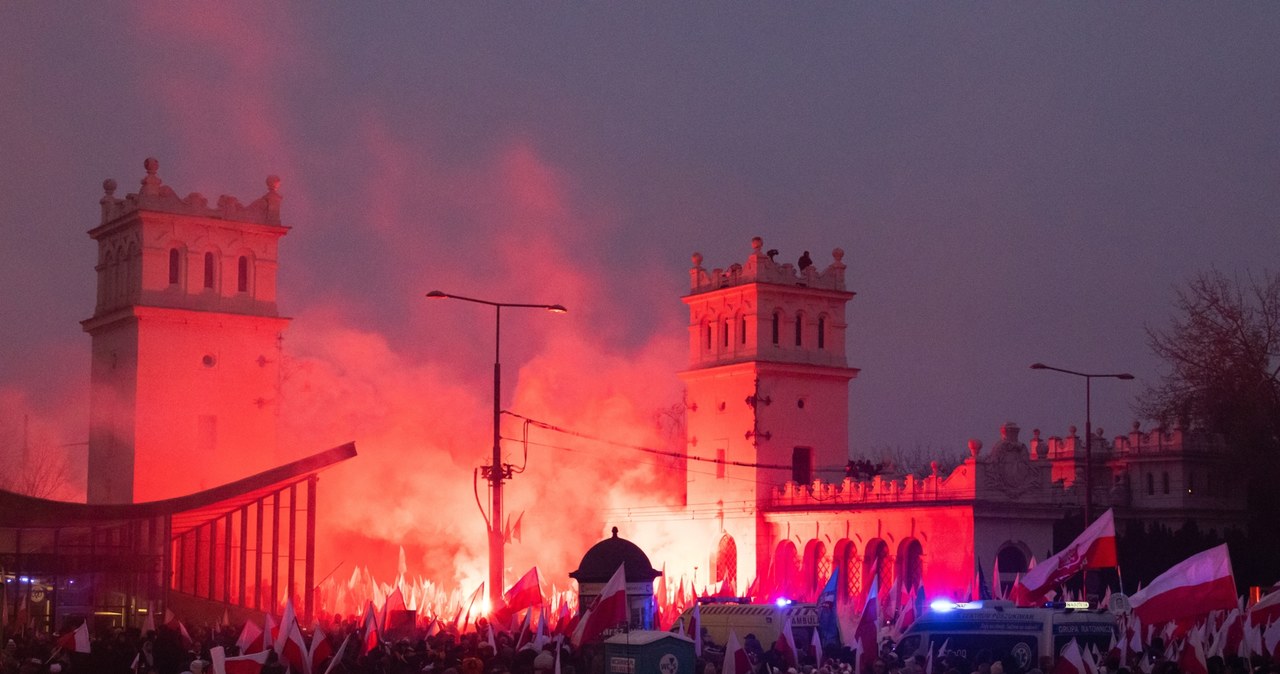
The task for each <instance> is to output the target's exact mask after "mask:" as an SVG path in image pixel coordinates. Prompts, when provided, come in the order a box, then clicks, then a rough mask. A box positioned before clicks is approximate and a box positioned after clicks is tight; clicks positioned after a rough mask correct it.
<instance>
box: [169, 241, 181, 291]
mask: <svg viewBox="0 0 1280 674" xmlns="http://www.w3.org/2000/svg"><path fill="white" fill-rule="evenodd" d="M181 267H182V253H179V252H178V249H177V248H170V249H169V285H171V286H176V285H178V282H179V281H180V280H181V279H182V274H181Z"/></svg>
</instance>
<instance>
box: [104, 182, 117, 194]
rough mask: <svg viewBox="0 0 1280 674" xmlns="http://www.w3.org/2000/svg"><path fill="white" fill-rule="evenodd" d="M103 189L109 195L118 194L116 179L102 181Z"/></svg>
mask: <svg viewBox="0 0 1280 674" xmlns="http://www.w3.org/2000/svg"><path fill="white" fill-rule="evenodd" d="M102 191H103V192H105V193H106V195H107V196H109V197H114V196H115V195H116V181H114V180H112V179H110V178H107V179H106V180H104V181H102Z"/></svg>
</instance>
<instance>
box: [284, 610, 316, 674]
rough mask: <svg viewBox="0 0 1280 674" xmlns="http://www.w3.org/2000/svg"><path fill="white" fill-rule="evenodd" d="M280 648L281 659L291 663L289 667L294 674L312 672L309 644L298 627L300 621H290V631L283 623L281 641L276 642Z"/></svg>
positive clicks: (308, 673)
mask: <svg viewBox="0 0 1280 674" xmlns="http://www.w3.org/2000/svg"><path fill="white" fill-rule="evenodd" d="M276 647H277V648H279V649H280V650H279V651H278V653H279V654H280V659H281V660H283V661H285V662H287V663H289V669H290V670H292V671H293V672H294V674H311V668H310V667H309V666H308V664H309V663H308V662H307V644H306V642H305V641H303V640H302V630H300V629H298V621H296V620H295V621H293V622H291V623H289V629H288V631H287V632H286V631H284V627H283V624H282V625H281V630H280V641H279V642H278V643H277V644H276Z"/></svg>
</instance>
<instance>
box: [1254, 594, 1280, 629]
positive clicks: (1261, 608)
mask: <svg viewBox="0 0 1280 674" xmlns="http://www.w3.org/2000/svg"><path fill="white" fill-rule="evenodd" d="M1277 620H1280V590H1272V591H1271V593H1270V594H1268V595H1267V596H1265V597H1263V598H1262V599H1261V600H1260V601H1259V602H1258V603H1256V604H1254V605H1253V606H1251V607H1249V624H1250V625H1270V624H1271V623H1273V622H1275V621H1277Z"/></svg>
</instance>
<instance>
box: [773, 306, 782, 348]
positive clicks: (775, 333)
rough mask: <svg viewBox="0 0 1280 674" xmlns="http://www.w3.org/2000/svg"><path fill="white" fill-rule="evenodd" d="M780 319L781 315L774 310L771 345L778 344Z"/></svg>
mask: <svg viewBox="0 0 1280 674" xmlns="http://www.w3.org/2000/svg"><path fill="white" fill-rule="evenodd" d="M780 320H781V317H780V316H779V315H778V312H776V311H775V312H773V345H774V346H777V345H778V322H779V321H780Z"/></svg>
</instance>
